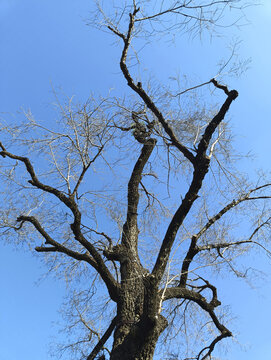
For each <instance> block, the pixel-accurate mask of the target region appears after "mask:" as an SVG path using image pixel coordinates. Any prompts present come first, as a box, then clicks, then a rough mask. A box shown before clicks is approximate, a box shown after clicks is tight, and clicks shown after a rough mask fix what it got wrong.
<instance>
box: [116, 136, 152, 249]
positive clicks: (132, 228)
mask: <svg viewBox="0 0 271 360" xmlns="http://www.w3.org/2000/svg"><path fill="white" fill-rule="evenodd" d="M155 145H156V140H155V139H148V140H146V142H145V144H144V145H143V147H142V149H141V153H140V156H139V158H138V160H137V162H136V164H135V166H134V169H133V171H132V174H131V177H130V180H129V182H128V206H127V217H126V222H125V224H124V225H123V236H122V243H123V244H124V245H126V246H127V245H128V246H129V248H132V249H133V250H134V251H135V253H136V254H137V251H138V250H137V235H138V228H137V208H138V202H139V191H138V188H139V184H140V181H141V177H142V171H143V170H144V167H145V165H146V163H147V161H148V159H149V158H150V156H151V154H152V151H153V149H154V147H155Z"/></svg>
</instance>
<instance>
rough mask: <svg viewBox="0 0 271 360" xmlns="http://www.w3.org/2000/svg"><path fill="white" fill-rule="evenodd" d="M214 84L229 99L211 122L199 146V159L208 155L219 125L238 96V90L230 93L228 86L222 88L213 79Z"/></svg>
mask: <svg viewBox="0 0 271 360" xmlns="http://www.w3.org/2000/svg"><path fill="white" fill-rule="evenodd" d="M212 83H213V84H215V86H216V87H217V88H219V89H222V90H223V91H224V92H225V94H227V96H228V97H227V99H226V101H225V102H224V104H223V105H222V106H221V108H220V110H219V112H218V113H217V114H216V116H215V117H214V118H213V119H212V120H211V121H210V122H209V124H208V126H207V127H206V129H205V131H204V133H203V135H202V138H201V140H200V142H199V144H198V149H197V157H196V159H197V158H198V157H202V156H205V155H206V150H207V149H208V146H209V144H210V140H211V138H212V136H213V134H214V132H215V130H216V128H217V127H218V125H219V124H220V123H221V122H222V120H223V119H224V117H225V115H226V113H227V111H228V110H229V108H230V105H231V103H232V102H233V100H235V99H236V98H237V96H238V92H237V91H236V90H231V91H229V90H228V89H227V87H226V86H222V85H220V84H218V83H217V81H216V80H214V79H213V81H212Z"/></svg>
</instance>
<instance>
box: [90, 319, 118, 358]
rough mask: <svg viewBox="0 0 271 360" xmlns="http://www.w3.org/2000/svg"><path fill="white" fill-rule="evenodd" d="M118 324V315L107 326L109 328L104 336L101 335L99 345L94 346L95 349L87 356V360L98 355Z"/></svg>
mask: <svg viewBox="0 0 271 360" xmlns="http://www.w3.org/2000/svg"><path fill="white" fill-rule="evenodd" d="M116 325H117V316H115V317H114V319H113V320H112V321H111V323H110V325H109V327H108V328H107V330H106V331H105V333H104V334H103V336H102V337H101V339H100V340H99V342H98V343H97V345H96V346H95V347H94V349H93V350H92V351H91V353H90V354H89V356H88V357H87V360H94V359H95V357H96V356H97V355H98V353H99V352H100V351H101V350H102V348H103V346H104V344H105V343H106V341H107V340H108V339H109V337H110V336H111V334H112V332H113V330H114V329H115V327H116Z"/></svg>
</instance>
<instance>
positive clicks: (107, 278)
mask: <svg viewBox="0 0 271 360" xmlns="http://www.w3.org/2000/svg"><path fill="white" fill-rule="evenodd" d="M0 147H1V149H2V151H1V152H0V155H1V156H3V157H6V156H7V157H9V158H10V159H14V160H18V161H21V162H22V163H24V165H25V167H26V170H27V172H28V173H29V175H30V176H31V180H29V183H30V184H31V185H33V186H36V187H37V188H38V189H40V190H42V191H45V192H47V193H50V194H53V195H55V196H56V197H57V198H58V199H59V200H60V201H61V202H63V203H64V204H65V205H66V206H67V207H68V208H69V209H70V210H71V211H72V213H73V215H74V222H73V223H72V224H71V225H70V226H71V229H72V231H73V234H74V237H75V239H76V240H77V241H79V242H80V244H81V245H82V246H84V247H85V248H86V250H88V251H89V253H90V255H91V256H92V257H93V259H94V261H95V262H96V264H97V268H96V270H97V271H98V272H99V274H100V275H101V277H102V279H103V280H104V282H105V284H106V286H107V288H108V291H109V293H110V296H111V297H112V300H114V301H116V299H117V289H118V284H117V282H116V280H115V279H114V278H113V276H112V275H111V272H110V271H109V270H108V268H107V266H106V265H105V263H104V261H103V258H102V256H101V255H100V254H99V252H98V251H97V250H96V248H95V247H94V246H93V245H92V244H91V243H90V242H88V241H87V240H86V238H85V237H84V236H83V234H82V232H81V213H80V211H79V209H78V206H77V204H76V202H75V200H74V196H69V197H68V196H66V195H65V194H63V192H61V191H59V190H58V189H55V188H54V187H52V186H49V185H45V184H43V183H42V182H40V181H39V179H38V177H37V175H36V173H35V171H34V168H33V166H32V164H31V162H30V160H29V159H28V158H27V157H23V156H18V155H14V154H12V153H9V152H8V151H6V149H5V147H4V146H3V144H2V143H0ZM19 219H21V221H29V222H31V223H32V224H33V225H34V226H35V227H36V229H37V230H38V231H39V232H40V233H41V235H42V236H44V237H45V236H46V234H45V233H44V234H42V232H43V231H44V229H42V227H41V226H40V224H39V223H38V221H37V220H36V219H35V218H34V217H32V216H29V217H26V216H21V217H19V218H18V220H19ZM19 221H20V220H19Z"/></svg>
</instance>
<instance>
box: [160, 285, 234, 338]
mask: <svg viewBox="0 0 271 360" xmlns="http://www.w3.org/2000/svg"><path fill="white" fill-rule="evenodd" d="M173 298H175V299H185V300H190V301H193V302H195V303H196V304H198V305H199V306H200V307H201V308H202V309H203V310H205V311H206V312H208V314H209V315H210V317H211V319H212V321H213V323H214V324H215V326H216V328H217V329H218V330H219V331H220V332H221V334H224V336H223V337H225V336H232V334H231V332H230V331H229V330H228V329H227V328H226V327H225V326H224V325H223V324H221V323H220V321H219V320H218V318H217V316H216V315H215V313H214V308H215V307H216V306H217V305H218V304H217V303H216V304H214V303H213V302H212V301H211V302H209V303H208V302H207V301H206V299H205V297H204V296H202V295H201V294H199V293H197V292H195V291H192V290H188V289H185V288H181V287H173V288H167V289H166V290H165V292H164V298H163V301H165V300H169V299H173Z"/></svg>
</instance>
